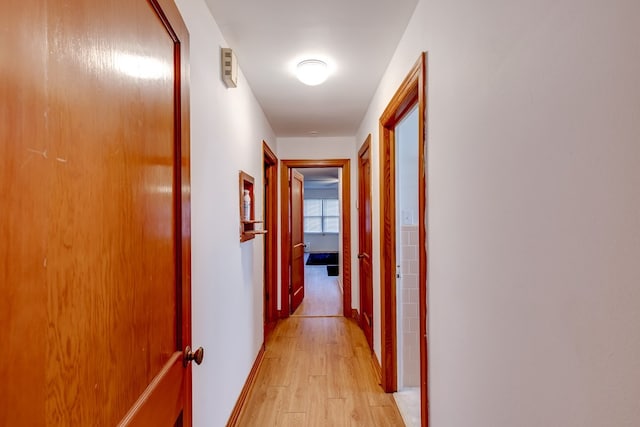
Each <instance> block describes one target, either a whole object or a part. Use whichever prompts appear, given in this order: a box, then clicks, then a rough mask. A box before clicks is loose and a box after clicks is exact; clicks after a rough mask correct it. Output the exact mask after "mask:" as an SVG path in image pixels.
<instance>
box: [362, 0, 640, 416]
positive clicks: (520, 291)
mask: <svg viewBox="0 0 640 427" xmlns="http://www.w3.org/2000/svg"><path fill="white" fill-rule="evenodd" d="M639 28H640V3H639V2H637V1H636V0H628V1H625V0H610V1H604V0H586V1H572V0H560V1H558V0H539V1H536V2H531V1H523V0H516V1H506V0H488V1H483V2H477V1H475V0H429V1H427V0H421V1H420V3H419V4H418V6H417V8H416V11H415V14H414V16H413V18H412V21H411V23H410V24H409V27H408V29H407V31H406V33H405V35H404V37H403V39H402V41H401V42H400V44H399V46H398V49H397V51H396V53H395V56H394V58H393V60H392V62H391V64H390V66H389V68H388V70H387V72H386V73H385V75H384V77H383V79H382V81H381V83H380V86H379V88H378V91H377V93H376V95H375V96H374V97H373V99H372V102H371V104H370V108H369V110H368V113H367V115H366V116H365V118H364V120H363V122H362V124H361V127H360V130H359V132H358V135H357V137H356V141H357V142H360V141H363V140H364V138H365V136H366V135H367V134H368V133H369V132H370V133H372V135H373V138H372V144H373V146H372V155H373V158H372V166H373V170H372V172H373V183H374V191H373V208H374V214H375V217H374V222H373V223H374V233H375V235H374V266H375V268H376V269H377V268H378V266H379V264H380V263H379V256H380V242H379V236H380V230H379V215H378V214H377V213H378V212H379V200H380V199H379V167H378V162H379V156H378V150H379V145H378V141H379V136H378V119H379V117H380V114H381V113H382V111H383V110H384V108H385V106H386V105H387V103H388V102H389V100H390V99H391V97H392V96H393V93H394V92H395V90H396V89H397V87H398V86H399V84H400V82H401V81H402V79H403V78H404V77H405V75H406V73H407V72H408V71H409V69H410V68H411V66H412V65H413V64H414V63H415V61H416V60H417V59H418V55H419V53H420V52H421V51H428V74H429V76H428V96H427V99H428V113H427V115H428V119H427V121H428V130H427V139H428V205H429V208H428V222H429V224H428V230H429V231H428V233H429V234H428V247H429V309H430V312H429V330H428V333H429V344H430V354H429V364H430V365H429V368H430V405H431V410H430V416H431V425H432V426H434V427H439V426H447V427H455V426H461V427H462V426H470V425H473V426H487V427H488V426H516V425H517V426H521V427H526V426H541V425H544V426H564V427H567V426H581V427H583V426H604V425H607V426H632V425H633V426H635V425H639V424H640V405H639V404H638V398H639V396H640V328H639V327H638V325H640V309H639V307H640V286H639V284H640V263H639V262H638V257H639V255H640V191H638V188H640V141H639V140H640V85H639V84H638V76H639V75H640V45H639V44H638V40H639V39H640V34H639V30H638V29H639ZM374 277H375V282H374V298H375V304H376V307H378V304H379V286H380V282H379V276H378V275H377V274H374ZM375 334H376V337H379V336H380V325H379V324H378V323H377V322H376V324H375ZM376 342H378V343H379V339H378V340H376ZM376 353H377V354H378V355H379V354H380V348H379V345H377V346H376Z"/></svg>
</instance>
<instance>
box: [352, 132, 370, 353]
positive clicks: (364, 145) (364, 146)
mask: <svg viewBox="0 0 640 427" xmlns="http://www.w3.org/2000/svg"><path fill="white" fill-rule="evenodd" d="M367 150H369V170H370V171H371V163H372V161H371V160H372V159H371V134H369V135H368V136H367V138H366V139H365V141H364V142H363V143H362V146H361V147H360V149H359V150H358V189H357V194H358V195H357V197H358V258H359V257H360V248H361V246H362V239H364V236H363V235H362V233H361V231H362V221H361V219H362V216H361V215H360V213H361V212H363V211H362V209H363V203H362V202H363V200H362V198H361V197H362V194H361V189H362V185H363V184H362V179H363V177H362V169H361V168H360V159H361V158H362V155H363V154H364V153H365V152H366V151H367ZM369 191H370V193H369V199H370V200H369V201H370V202H371V197H372V194H371V174H369ZM372 207H373V206H372ZM370 213H371V216H372V224H371V225H372V226H373V209H372V212H370ZM371 232H372V234H373V230H372V231H371ZM368 237H369V239H368V240H369V242H368V246H369V248H371V250H372V252H373V241H372V240H373V237H372V235H369V236H368ZM372 258H373V257H371V258H370V259H369V266H370V272H369V280H370V281H371V292H372V293H373V259H372ZM360 268H361V264H360V260H359V259H358V286H359V291H360V292H359V302H360V314H359V315H358V319H356V320H357V321H358V324H359V325H360V329H362V330H363V331H364V328H363V326H362V325H363V323H362V322H363V318H362V305H363V304H362V303H363V301H362V275H361V274H360V272H361V271H360ZM371 299H372V300H373V295H371ZM372 308H373V307H372ZM372 314H373V313H372ZM371 322H372V323H373V320H371ZM370 328H371V331H372V337H371V351H373V348H374V342H375V334H373V325H371V326H370ZM365 335H366V334H365Z"/></svg>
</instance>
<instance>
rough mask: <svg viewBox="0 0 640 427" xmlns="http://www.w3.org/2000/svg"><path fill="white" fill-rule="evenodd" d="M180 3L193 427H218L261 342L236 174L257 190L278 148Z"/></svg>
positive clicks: (210, 32)
mask: <svg viewBox="0 0 640 427" xmlns="http://www.w3.org/2000/svg"><path fill="white" fill-rule="evenodd" d="M177 4H178V8H179V9H180V12H181V14H182V16H183V18H184V20H185V23H186V24H187V27H188V29H189V33H190V57H191V58H190V61H191V217H192V240H191V245H192V299H193V303H192V305H193V315H192V318H193V344H194V345H195V346H200V345H201V346H203V347H204V348H205V358H204V362H203V364H202V365H200V366H194V368H193V410H194V426H221V425H225V424H226V422H227V420H228V418H229V415H230V413H231V411H232V409H233V406H234V405H235V403H236V400H237V398H238V396H239V394H240V391H241V389H242V387H243V385H244V383H245V380H246V378H247V375H248V374H249V371H250V370H251V366H252V365H253V362H254V361H255V358H256V355H257V354H258V351H259V348H260V345H261V344H262V341H263V326H262V322H263V306H262V304H263V282H262V274H263V273H262V268H263V241H262V237H256V238H255V239H254V240H250V241H248V242H245V243H240V241H239V217H238V215H239V207H238V203H239V196H238V195H239V189H238V172H239V170H244V171H245V172H247V173H249V174H250V175H252V176H253V177H254V178H255V186H256V188H258V189H259V188H262V168H263V164H262V141H263V140H265V141H267V143H269V144H270V145H271V148H272V149H274V150H275V149H276V146H275V142H276V141H275V136H274V133H273V131H272V130H271V127H270V125H269V123H268V122H267V120H266V118H265V116H264V114H263V112H262V110H261V108H260V106H259V105H258V103H257V101H256V100H255V98H254V96H253V94H252V92H251V90H250V89H249V86H248V85H247V82H246V80H245V79H244V76H243V75H242V73H239V82H238V87H237V88H235V89H227V88H226V86H225V85H224V83H223V82H222V80H221V79H220V47H227V45H226V43H225V41H224V40H223V38H222V36H221V34H220V31H219V30H218V27H217V25H216V23H215V22H214V20H213V18H212V17H211V14H210V12H209V10H208V9H207V7H206V6H205V3H204V2H203V0H177ZM240 67H242V64H240ZM255 203H256V208H257V207H258V206H262V192H261V191H257V192H256V200H255ZM258 212H259V213H258ZM256 215H257V216H260V217H262V215H263V213H262V212H261V211H260V210H257V211H256Z"/></svg>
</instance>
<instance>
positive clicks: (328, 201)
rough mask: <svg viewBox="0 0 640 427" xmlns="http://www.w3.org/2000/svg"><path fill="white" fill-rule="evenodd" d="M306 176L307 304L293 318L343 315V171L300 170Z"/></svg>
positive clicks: (304, 211)
mask: <svg viewBox="0 0 640 427" xmlns="http://www.w3.org/2000/svg"><path fill="white" fill-rule="evenodd" d="M295 170H296V171H297V172H299V173H300V174H302V176H303V177H304V191H303V213H302V226H303V241H304V294H305V297H304V301H302V303H301V304H300V306H299V307H298V308H297V309H296V310H295V311H294V312H293V313H292V316H307V317H309V316H311V317H316V316H323V317H326V316H340V315H342V278H341V275H340V258H341V256H342V251H341V245H340V233H341V230H340V219H341V209H340V185H339V184H340V178H339V175H340V170H339V169H338V168H296V169H295Z"/></svg>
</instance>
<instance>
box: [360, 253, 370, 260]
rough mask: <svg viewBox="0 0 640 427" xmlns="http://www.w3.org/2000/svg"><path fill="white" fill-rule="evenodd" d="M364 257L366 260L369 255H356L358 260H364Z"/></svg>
mask: <svg viewBox="0 0 640 427" xmlns="http://www.w3.org/2000/svg"><path fill="white" fill-rule="evenodd" d="M365 257H367V258H368V257H369V255H367V254H365V253H361V254H358V259H362V258H365Z"/></svg>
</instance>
